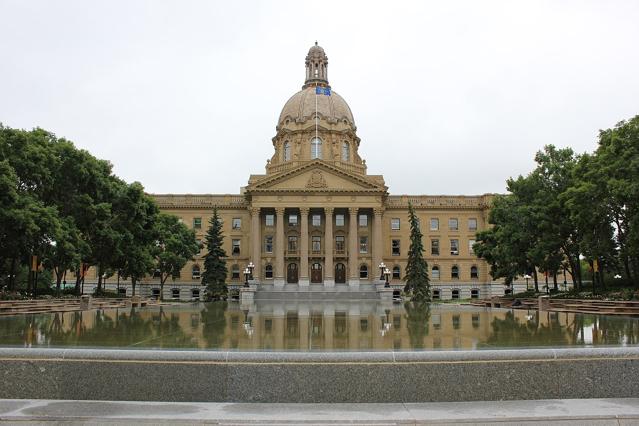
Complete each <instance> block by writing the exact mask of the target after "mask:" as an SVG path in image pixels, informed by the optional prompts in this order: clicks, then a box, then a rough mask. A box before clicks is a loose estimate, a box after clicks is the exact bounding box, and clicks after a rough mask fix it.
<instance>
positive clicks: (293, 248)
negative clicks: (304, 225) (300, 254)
mask: <svg viewBox="0 0 639 426" xmlns="http://www.w3.org/2000/svg"><path fill="white" fill-rule="evenodd" d="M288 252H289V253H292V254H295V253H297V237H294V236H291V237H288Z"/></svg>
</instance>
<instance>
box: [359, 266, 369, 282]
mask: <svg viewBox="0 0 639 426" xmlns="http://www.w3.org/2000/svg"><path fill="white" fill-rule="evenodd" d="M359 277H360V278H364V279H367V278H368V266H366V265H362V266H360V267H359Z"/></svg>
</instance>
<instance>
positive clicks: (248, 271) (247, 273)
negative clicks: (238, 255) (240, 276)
mask: <svg viewBox="0 0 639 426" xmlns="http://www.w3.org/2000/svg"><path fill="white" fill-rule="evenodd" d="M250 273H251V271H250V270H249V268H244V287H245V288H248V286H249V283H248V280H249V274H250Z"/></svg>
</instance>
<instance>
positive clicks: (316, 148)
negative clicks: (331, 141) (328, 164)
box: [311, 138, 322, 160]
mask: <svg viewBox="0 0 639 426" xmlns="http://www.w3.org/2000/svg"><path fill="white" fill-rule="evenodd" d="M316 158H320V159H321V158H322V140H321V139H320V138H313V140H312V141H311V160H314V159H316Z"/></svg>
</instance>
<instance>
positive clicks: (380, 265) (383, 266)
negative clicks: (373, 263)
mask: <svg viewBox="0 0 639 426" xmlns="http://www.w3.org/2000/svg"><path fill="white" fill-rule="evenodd" d="M378 268H379V279H380V280H383V279H384V269H386V264H385V263H384V262H382V263H380V264H379V266H378Z"/></svg>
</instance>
